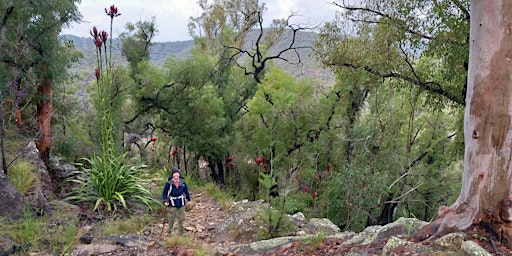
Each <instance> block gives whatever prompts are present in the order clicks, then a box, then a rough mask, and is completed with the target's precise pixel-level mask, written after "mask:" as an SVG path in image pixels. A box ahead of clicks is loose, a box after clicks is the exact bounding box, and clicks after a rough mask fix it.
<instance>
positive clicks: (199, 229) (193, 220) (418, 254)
mask: <svg viewBox="0 0 512 256" xmlns="http://www.w3.org/2000/svg"><path fill="white" fill-rule="evenodd" d="M193 199H194V206H193V207H191V208H189V209H188V210H187V213H186V216H187V217H186V221H185V230H186V232H185V234H184V236H186V237H188V238H191V239H193V240H194V245H193V246H190V245H189V246H188V248H187V247H186V246H180V245H170V243H169V241H170V240H172V238H171V237H170V236H169V234H167V232H166V230H167V224H166V223H164V219H163V218H158V219H159V220H160V221H159V222H158V223H154V224H153V226H152V227H150V228H148V231H147V232H145V233H144V236H143V237H144V239H146V240H145V241H143V242H141V240H144V239H141V238H140V237H132V238H131V239H132V242H131V244H130V242H126V241H125V240H124V239H123V237H116V238H114V239H117V240H116V241H115V242H112V241H110V242H109V243H106V245H108V246H110V249H107V250H104V251H101V250H96V251H94V252H93V251H90V250H89V251H87V250H84V248H85V246H90V245H85V244H84V245H79V246H77V247H76V248H75V253H74V255H181V256H184V255H196V256H197V255H204V253H205V252H208V253H209V254H211V255H247V254H246V253H243V252H233V251H229V250H226V248H230V247H232V246H235V245H237V244H240V243H249V242H252V241H251V239H245V240H244V239H241V238H234V237H231V236H229V235H226V236H224V235H221V234H219V233H218V230H215V228H214V227H216V226H217V225H218V224H219V223H221V222H223V221H225V220H226V219H227V218H228V217H229V216H230V214H231V213H228V212H227V210H225V209H223V208H222V207H221V206H220V205H219V204H218V203H217V202H215V201H214V200H213V199H212V198H210V197H208V196H207V195H205V194H195V195H194V197H193ZM155 214H161V215H160V216H162V212H160V213H155ZM163 225H164V226H163ZM241 225H246V224H245V223H243V224H241ZM250 228H251V227H247V226H244V227H240V229H250ZM162 231H163V232H162ZM220 236H222V237H220ZM463 237H464V239H465V240H472V241H473V242H475V243H476V244H478V245H480V246H481V247H482V248H484V249H485V250H486V251H487V252H489V254H488V255H512V251H510V250H508V249H507V248H506V247H505V246H504V245H502V244H500V243H499V242H497V241H495V239H493V238H492V236H491V234H489V233H487V232H486V231H485V230H483V229H479V228H477V227H475V228H474V229H470V230H468V231H467V232H465V234H463ZM347 239H348V238H347ZM389 239H390V236H386V237H382V238H380V239H375V240H374V241H372V242H371V243H366V244H364V245H362V243H355V244H350V245H346V244H344V238H330V239H324V240H323V241H322V242H320V243H314V242H311V241H310V242H300V241H295V242H292V243H291V244H288V245H287V246H286V247H280V248H277V249H276V250H275V251H272V252H268V253H262V254H261V255H284V256H287V255H290V256H291V255H311V256H312V255H316V256H323V255H325V256H327V255H368V256H371V255H383V254H382V251H383V249H384V247H385V245H386V243H387V242H388V240H389ZM128 240H129V239H128ZM99 241H100V240H96V242H93V243H92V244H96V245H97V244H100V243H99ZM137 241H138V242H137ZM114 247H115V248H114ZM199 248H201V249H200V251H199ZM386 255H415V256H427V255H432V254H431V253H430V252H425V251H422V250H420V249H411V247H406V246H398V247H396V248H394V249H392V250H391V251H388V252H387V253H386ZM436 255H459V254H457V253H453V254H450V253H447V254H436ZM483 255H485V254H483Z"/></svg>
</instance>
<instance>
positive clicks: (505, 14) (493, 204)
mask: <svg viewBox="0 0 512 256" xmlns="http://www.w3.org/2000/svg"><path fill="white" fill-rule="evenodd" d="M511 10H512V4H511V3H510V2H509V1H504V0H503V1H481V0H472V1H471V14H472V19H471V25H470V27H471V29H470V54H469V68H468V89H467V98H466V99H467V101H466V111H465V115H464V142H465V154H464V156H465V157H464V173H463V178H462V189H461V192H460V195H459V197H458V198H457V200H456V201H455V203H453V204H452V205H451V206H448V207H446V206H445V207H441V208H440V209H439V216H438V218H437V219H436V220H434V221H433V222H432V223H430V224H428V225H426V226H425V227H424V228H423V229H422V230H420V231H419V232H418V233H417V234H416V235H415V237H416V238H417V240H424V239H426V240H427V242H429V241H432V240H434V239H436V238H438V237H440V236H442V235H444V234H447V233H451V232H456V231H459V230H465V229H468V228H470V227H471V226H472V225H475V224H480V225H483V226H485V227H487V228H489V229H491V230H492V231H493V232H496V234H499V235H498V239H499V242H501V243H503V244H505V245H507V246H508V247H509V248H512V229H511V228H510V223H511V221H512V218H511V216H512V215H511V213H512V210H511V209H512V207H511V205H512V204H511V202H512V198H511V194H512V192H511V187H512V186H511V179H510V177H511V171H512V170H511V169H510V162H511V154H510V151H511V148H512V145H511V144H512V141H511V138H512V136H511V132H512V130H511V128H510V127H511V120H512V119H511V118H510V116H511V113H512V108H511V105H512V104H511V98H510V95H511V93H512V91H511V90H512V89H511V88H512V86H511V83H512V81H511V74H512V69H511V66H510V59H509V57H508V53H509V52H510V51H511V47H512V46H511V45H510V43H509V42H510V40H511V36H510V25H511V24H512V15H510V11H511Z"/></svg>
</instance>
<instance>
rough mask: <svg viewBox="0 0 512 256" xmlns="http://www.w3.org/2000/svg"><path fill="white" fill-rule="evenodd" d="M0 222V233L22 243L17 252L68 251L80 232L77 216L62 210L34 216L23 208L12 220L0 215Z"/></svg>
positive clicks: (58, 252) (56, 252)
mask: <svg viewBox="0 0 512 256" xmlns="http://www.w3.org/2000/svg"><path fill="white" fill-rule="evenodd" d="M0 225H1V226H2V229H1V230H0V235H2V236H6V237H9V238H11V239H13V240H14V241H16V242H18V243H20V244H22V248H21V251H20V253H21V254H20V255H25V254H27V255H28V254H30V253H31V252H42V251H50V252H52V253H54V254H59V255H64V254H66V253H70V252H71V250H72V246H73V244H75V243H76V242H77V241H78V238H79V236H80V234H81V231H80V229H79V226H80V223H79V221H78V217H77V216H76V215H75V216H70V215H69V214H62V213H55V214H54V213H52V214H51V215H49V216H44V217H36V216H34V215H33V214H32V213H30V212H28V211H27V212H25V213H24V215H23V217H22V218H21V219H19V220H16V221H12V220H7V219H4V218H0Z"/></svg>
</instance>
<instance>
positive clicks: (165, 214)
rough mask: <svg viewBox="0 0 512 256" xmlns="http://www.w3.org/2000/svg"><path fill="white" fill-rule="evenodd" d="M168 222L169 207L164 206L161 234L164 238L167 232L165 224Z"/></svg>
mask: <svg viewBox="0 0 512 256" xmlns="http://www.w3.org/2000/svg"><path fill="white" fill-rule="evenodd" d="M166 221H167V206H165V205H164V221H163V222H162V232H161V233H160V237H162V238H163V237H164V230H165V222H166Z"/></svg>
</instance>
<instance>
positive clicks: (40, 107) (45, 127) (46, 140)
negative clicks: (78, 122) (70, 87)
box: [36, 77, 53, 166]
mask: <svg viewBox="0 0 512 256" xmlns="http://www.w3.org/2000/svg"><path fill="white" fill-rule="evenodd" d="M51 85H52V81H51V79H50V78H48V77H47V78H45V79H44V80H43V83H42V84H41V85H40V86H39V87H38V88H37V92H38V95H39V97H40V99H39V102H38V103H37V122H38V124H39V133H38V136H37V139H36V146H37V149H38V150H39V156H40V158H41V160H43V162H44V163H45V164H46V165H47V166H48V163H49V160H50V143H51V129H50V127H51V126H50V125H51V117H52V108H53V107H52V87H51Z"/></svg>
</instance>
